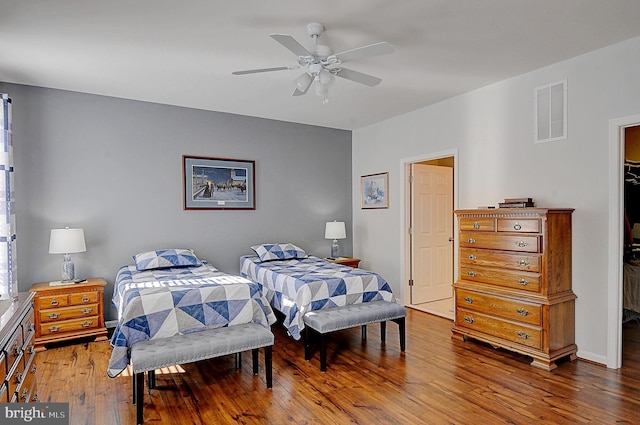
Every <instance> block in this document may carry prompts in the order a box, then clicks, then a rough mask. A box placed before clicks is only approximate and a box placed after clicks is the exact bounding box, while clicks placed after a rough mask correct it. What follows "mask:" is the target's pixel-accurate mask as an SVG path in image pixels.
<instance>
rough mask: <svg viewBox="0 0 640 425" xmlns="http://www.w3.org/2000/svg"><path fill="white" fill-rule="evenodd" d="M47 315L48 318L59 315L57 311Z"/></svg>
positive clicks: (54, 317)
mask: <svg viewBox="0 0 640 425" xmlns="http://www.w3.org/2000/svg"><path fill="white" fill-rule="evenodd" d="M47 317H48V318H49V319H57V318H58V317H60V315H59V314H58V313H51V314H48V315H47Z"/></svg>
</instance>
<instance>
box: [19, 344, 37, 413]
mask: <svg viewBox="0 0 640 425" xmlns="http://www.w3.org/2000/svg"><path fill="white" fill-rule="evenodd" d="M34 358H35V353H33V354H32V355H31V356H30V357H29V360H28V362H27V366H26V368H25V371H24V378H23V380H22V386H21V387H20V390H19V391H18V394H19V396H18V401H20V402H23V403H27V402H29V401H31V393H32V392H33V390H34V386H35V380H36V379H35V378H36V372H37V367H36V364H35V363H34Z"/></svg>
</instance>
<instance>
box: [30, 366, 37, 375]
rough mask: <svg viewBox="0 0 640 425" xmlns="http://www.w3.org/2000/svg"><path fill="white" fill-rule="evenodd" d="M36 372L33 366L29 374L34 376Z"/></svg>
mask: <svg viewBox="0 0 640 425" xmlns="http://www.w3.org/2000/svg"><path fill="white" fill-rule="evenodd" d="M36 370H37V367H36V365H33V367H32V368H31V373H32V374H33V375H35V374H36Z"/></svg>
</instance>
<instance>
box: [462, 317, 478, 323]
mask: <svg viewBox="0 0 640 425" xmlns="http://www.w3.org/2000/svg"><path fill="white" fill-rule="evenodd" d="M464 321H465V322H467V323H469V324H471V323H473V322H475V320H473V317H469V316H465V317H464Z"/></svg>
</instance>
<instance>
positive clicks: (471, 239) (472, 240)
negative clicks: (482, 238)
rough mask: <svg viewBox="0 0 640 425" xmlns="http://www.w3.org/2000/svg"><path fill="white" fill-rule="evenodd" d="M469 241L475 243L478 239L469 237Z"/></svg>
mask: <svg viewBox="0 0 640 425" xmlns="http://www.w3.org/2000/svg"><path fill="white" fill-rule="evenodd" d="M467 242H469V243H470V244H474V243H476V240H475V239H473V238H469V239H467Z"/></svg>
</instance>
